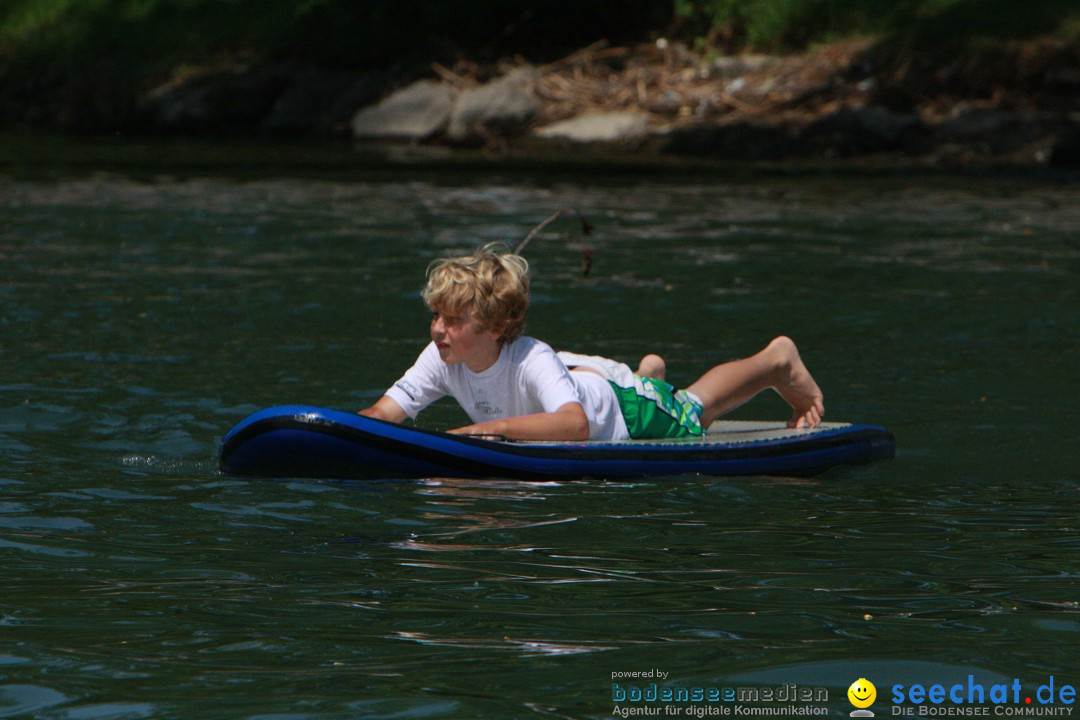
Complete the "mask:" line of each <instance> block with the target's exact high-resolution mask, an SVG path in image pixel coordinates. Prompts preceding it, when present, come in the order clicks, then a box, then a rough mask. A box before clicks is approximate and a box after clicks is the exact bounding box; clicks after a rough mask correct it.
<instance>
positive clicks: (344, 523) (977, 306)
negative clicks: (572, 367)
mask: <svg viewBox="0 0 1080 720" xmlns="http://www.w3.org/2000/svg"><path fill="white" fill-rule="evenodd" d="M564 206H574V207H577V208H579V209H580V211H581V212H582V213H583V214H584V215H585V217H587V219H588V220H589V221H590V222H591V223H592V225H593V226H594V233H593V235H592V236H591V237H588V238H583V237H582V236H581V234H580V231H579V230H578V229H577V228H576V227H575V226H574V224H573V223H572V222H569V221H566V222H562V223H560V224H556V225H552V226H551V227H550V228H549V231H548V232H546V233H544V234H543V235H541V236H540V237H538V238H537V239H535V240H533V242H532V243H531V244H530V246H529V249H528V251H527V254H528V255H529V256H530V258H531V260H532V263H533V267H534V306H533V309H532V312H531V315H530V325H529V331H530V333H531V334H533V335H536V336H538V337H541V338H543V339H545V340H548V341H549V342H551V343H552V344H553V345H555V346H557V347H561V348H567V349H573V350H578V351H588V352H597V353H602V354H607V355H611V356H615V357H619V358H622V359H624V360H628V361H632V360H634V359H636V357H638V356H640V354H642V353H644V352H647V351H658V352H661V353H662V354H664V356H665V357H666V358H667V360H668V365H669V372H670V376H671V377H672V379H673V380H674V381H675V382H677V383H679V382H688V381H690V380H693V379H694V378H695V377H696V375H697V373H698V372H700V371H701V370H702V369H704V368H705V367H708V366H709V365H711V364H714V363H716V362H719V361H721V360H724V359H728V358H731V357H736V356H739V355H743V354H747V353H750V352H753V351H755V350H757V349H758V348H759V347H761V346H762V345H763V344H764V343H765V342H767V341H768V340H769V339H770V338H771V337H772V336H774V335H776V334H779V333H785V334H789V335H791V336H792V337H793V338H795V339H796V341H797V342H798V343H799V345H800V347H801V348H802V351H803V355H804V358H805V359H806V361H807V363H808V365H809V366H810V368H811V370H812V371H813V372H814V374H815V376H816V377H817V379H818V381H819V382H820V384H821V385H822V387H823V389H824V391H825V395H826V407H827V417H828V418H829V419H833V420H849V421H859V422H870V423H875V424H880V425H885V426H887V427H889V428H890V429H891V430H892V431H893V432H894V434H895V435H896V438H897V442H898V448H899V450H898V455H897V458H896V459H895V460H894V461H891V462H887V463H880V464H875V465H871V466H864V467H857V468H850V469H845V470H841V471H837V472H833V473H831V474H827V475H825V476H822V477H820V478H817V479H813V480H800V481H793V480H787V479H780V478H761V477H758V478H734V479H722V480H720V479H709V478H701V477H672V478H664V479H657V480H649V481H647V482H635V483H610V482H598V481H583V482H572V483H561V484H560V483H546V484H545V483H539V484H525V483H515V482H507V481H498V480H494V481H487V482H463V481H447V480H438V479H431V480H427V481H422V482H386V483H376V484H373V485H357V484H345V483H332V482H325V483H323V482H313V481H303V482H288V481H265V480H247V479H237V478H230V477H222V476H220V475H219V474H218V473H217V470H216V458H215V453H216V445H217V442H218V441H219V439H220V438H221V436H222V435H223V434H224V433H225V432H226V430H228V428H229V427H230V426H231V425H232V424H233V423H235V422H237V421H238V420H240V419H241V418H242V417H244V416H245V414H247V413H249V412H251V411H254V410H256V409H258V408H260V407H263V406H267V405H276V404H284V403H308V404H316V405H325V406H330V407H338V408H345V409H353V408H359V407H362V406H364V405H365V404H366V403H368V402H370V401H372V400H373V399H375V398H377V397H378V396H379V395H380V394H381V391H382V390H383V389H384V388H385V387H387V386H388V385H389V384H390V383H391V382H392V381H393V380H395V379H396V378H397V377H398V374H399V373H400V372H401V371H402V370H403V369H404V368H405V367H406V366H407V365H408V364H409V363H410V362H411V361H412V360H413V359H414V357H415V356H416V354H417V353H418V352H419V350H420V349H421V348H422V347H423V345H424V344H425V342H426V328H427V312H426V310H425V309H424V307H423V306H422V304H421V303H420V301H419V299H418V293H417V290H418V288H419V286H420V285H421V283H422V278H423V270H424V268H425V266H426V264H427V263H428V261H429V260H430V259H431V258H432V257H434V256H435V255H437V254H438V253H441V252H443V251H447V250H455V249H468V248H471V247H473V246H475V245H477V244H479V243H481V242H486V241H491V240H506V241H510V242H516V241H517V240H519V239H520V238H522V237H523V236H524V235H525V234H526V233H527V232H528V230H529V229H530V228H532V227H533V226H534V225H535V224H536V223H538V222H539V221H540V220H542V219H543V218H545V217H547V215H549V214H550V213H551V212H552V211H554V210H555V209H558V208H560V207H564ZM1078 233H1080V187H1077V186H1073V185H1052V184H1041V183H1034V182H1031V181H1027V182H1025V181H1020V180H989V179H981V180H973V179H971V178H955V179H950V178H942V177H938V178H932V179H918V178H901V179H897V178H893V179H883V178H866V177H861V178H847V179H845V178H842V177H836V176H831V177H812V176H807V177H794V178H764V179H750V180H747V179H745V178H744V179H739V180H738V181H735V180H725V179H724V178H723V177H722V176H718V177H712V178H708V179H706V178H704V177H699V178H695V179H694V181H693V182H685V183H679V182H676V181H674V180H671V179H670V178H669V179H668V180H666V181H650V180H649V179H648V178H646V177H628V176H624V177H621V178H614V179H613V178H602V177H588V176H583V175H576V176H573V177H559V176H546V177H543V178H532V179H530V178H529V177H525V176H510V175H506V176H501V177H500V176H483V175H476V174H474V175H469V176H462V175H452V174H449V173H444V174H442V175H435V176H434V177H430V176H429V177H424V176H422V175H420V174H412V175H409V176H402V177H400V178H395V176H394V175H393V174H392V173H389V174H383V175H382V176H380V177H379V179H377V180H376V179H372V180H364V179H362V178H355V179H349V180H339V181H332V182H331V181H318V180H312V179H298V178H289V177H284V176H283V177H268V178H266V179H257V180H256V179H250V178H248V179H244V180H233V179H228V178H222V177H218V178H207V179H202V178H190V179H177V178H170V177H158V178H153V179H142V180H134V179H126V178H123V177H117V176H109V175H102V176H90V177H61V178H59V179H53V180H25V179H12V178H6V179H5V178H0V302H2V305H0V307H2V314H0V458H2V460H0V580H2V585H0V587H2V589H0V717H33V718H56V719H70V720H75V719H77V718H80V719H81V718H93V719H101V718H192V717H212V718H278V719H282V718H319V719H323V718H335V719H336V718H533V717H535V718H544V717H551V718H602V717H612V716H613V715H612V712H613V709H615V708H617V707H624V708H626V707H640V708H644V707H646V706H649V707H651V708H654V709H658V710H660V711H661V712H668V713H670V714H669V715H667V716H668V717H671V716H680V717H689V716H690V715H689V712H690V709H691V706H693V707H696V708H704V709H706V710H708V709H710V708H711V709H712V710H714V711H717V712H719V711H722V710H723V709H725V708H726V709H731V708H732V707H734V705H735V704H734V703H723V702H712V703H709V702H702V703H697V704H694V703H681V704H676V705H671V704H670V703H669V705H671V706H670V707H668V708H665V707H664V706H663V705H662V704H659V703H651V704H650V703H642V702H639V703H636V704H634V703H630V702H623V703H619V702H616V701H615V700H614V699H613V688H612V682H613V679H612V674H613V673H617V672H641V671H649V670H654V669H658V670H660V671H662V672H663V673H666V674H667V677H666V679H665V680H662V681H660V684H661V685H664V686H667V687H672V688H692V687H751V688H776V687H778V686H779V687H787V686H790V685H791V684H796V685H797V686H799V687H800V688H802V687H806V688H811V687H813V688H823V689H825V690H826V691H827V693H828V699H827V700H826V701H824V702H818V703H816V705H818V706H822V707H825V708H827V710H828V712H829V713H831V714H832V715H834V716H837V717H839V716H846V714H847V713H848V712H849V711H850V710H852V706H851V705H850V704H849V703H848V701H847V698H846V695H845V692H846V688H847V687H848V685H849V684H851V683H852V682H853V681H854V680H856V679H857V678H860V677H865V678H868V679H869V680H871V681H872V682H874V683H875V684H876V685H877V687H878V699H877V702H876V704H875V705H874V706H873V708H872V709H873V710H875V711H876V712H877V716H878V717H885V716H891V714H892V709H891V705H892V704H893V703H892V700H891V699H890V698H891V695H892V690H891V688H892V686H893V685H895V684H902V685H904V686H905V687H907V686H910V685H911V684H915V683H919V684H922V685H924V686H925V687H929V686H930V685H933V684H935V683H943V684H946V686H947V685H948V683H959V682H964V683H966V682H968V676H969V675H972V676H973V678H974V680H973V681H975V682H980V683H984V684H985V685H986V687H987V688H988V689H989V687H990V686H991V684H992V683H997V682H1000V683H1009V682H1011V681H1012V679H1014V678H1016V679H1019V681H1020V683H1021V684H1022V686H1023V688H1024V693H1026V694H1027V695H1029V696H1033V694H1034V693H1035V691H1036V688H1037V687H1038V686H1039V685H1042V684H1045V683H1046V682H1047V681H1048V679H1049V677H1050V676H1051V675H1052V676H1054V678H1055V683H1056V687H1058V688H1060V687H1061V685H1063V684H1071V685H1073V686H1076V685H1080V661H1078V659H1077V654H1076V648H1077V647H1078V646H1080V531H1078V525H1077V515H1078V513H1077V510H1078V508H1080V503H1078V500H1077V494H1076V491H1077V484H1078V481H1080V473H1078V472H1077V460H1078V452H1077V450H1076V443H1075V432H1076V421H1077V419H1078V416H1077V412H1076V396H1077V390H1078V384H1077V379H1076V371H1077V367H1078V359H1080V352H1078V345H1080V344H1078V338H1080V312H1078V310H1077V307H1078V298H1077V277H1078V273H1077V271H1078V269H1080V240H1078ZM583 242H584V243H587V244H588V245H589V246H590V247H591V248H592V250H593V264H592V270H591V272H590V274H589V275H588V276H587V277H585V276H583V275H582V272H581V251H580V246H581V244H582V243H583ZM737 416H738V417H744V418H760V419H772V418H783V417H785V411H784V406H783V403H782V401H780V400H779V399H778V398H776V397H772V396H769V397H761V398H758V399H756V400H754V401H753V402H751V403H750V404H748V405H747V406H745V407H744V408H742V409H740V410H739V411H738V413H737ZM462 417H463V416H462V415H461V414H460V411H459V410H457V409H456V408H454V407H453V406H450V405H441V406H437V407H435V408H433V409H432V410H430V411H429V412H428V414H427V417H426V418H425V419H424V422H425V423H426V424H429V425H432V426H436V427H446V426H449V425H452V424H454V423H456V422H458V421H459V420H460V419H461V418H462ZM615 682H618V683H621V684H620V687H623V686H624V685H627V684H635V683H636V684H637V686H639V687H642V688H645V687H647V686H648V684H649V683H650V682H656V680H655V679H654V680H648V679H645V678H642V679H631V680H627V679H623V678H620V679H618V680H615ZM965 687H966V686H965ZM1021 702H1022V701H1021ZM780 704H782V703H780ZM746 705H747V704H746V703H743V706H746ZM749 705H750V706H751V707H755V708H770V707H772V706H774V705H778V703H770V702H765V701H759V702H756V703H750V704H749ZM1036 705H1038V703H1036ZM1060 707H1067V706H1060ZM989 709H990V710H993V709H994V708H992V707H991V708H989ZM674 711H678V713H677V714H676V713H675V712H674ZM732 717H734V716H732Z"/></svg>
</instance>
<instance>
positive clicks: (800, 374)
mask: <svg viewBox="0 0 1080 720" xmlns="http://www.w3.org/2000/svg"><path fill="white" fill-rule="evenodd" d="M767 388H772V389H774V390H776V391H777V392H778V393H780V396H781V397H783V398H784V400H786V401H787V402H788V404H789V405H791V407H792V413H791V419H790V420H788V427H814V426H816V425H817V424H818V423H820V422H821V416H822V415H824V414H825V405H824V397H823V395H822V393H821V389H820V388H819V387H818V385H817V383H816V382H814V378H813V377H811V375H810V371H809V370H807V369H806V365H805V364H803V361H802V358H800V357H799V350H798V348H796V347H795V343H794V342H792V341H791V340H790V339H789V338H786V337H778V338H776V339H774V340H773V341H772V342H770V343H769V344H768V346H767V347H766V348H765V349H764V350H762V351H761V352H759V353H757V354H756V355H753V356H751V357H748V358H743V359H742V360H734V361H732V362H728V363H724V364H723V365H717V366H716V367H714V368H713V369H712V370H709V371H708V372H707V373H705V374H704V375H702V376H701V378H699V379H698V381H697V382H695V383H694V384H693V385H691V386H690V387H688V388H686V389H687V390H688V391H690V392H692V393H694V394H695V395H697V396H698V397H699V398H701V402H702V403H703V404H704V406H705V410H704V412H703V413H702V415H701V426H702V427H703V428H708V427H709V425H711V424H712V422H713V421H714V420H716V418H718V417H720V416H721V415H723V414H724V413H726V412H729V411H731V410H734V409H735V408H737V407H738V406H740V405H742V404H743V403H744V402H746V401H747V400H749V399H750V398H752V397H754V396H755V395H757V394H758V393H759V392H761V391H762V390H765V389H767Z"/></svg>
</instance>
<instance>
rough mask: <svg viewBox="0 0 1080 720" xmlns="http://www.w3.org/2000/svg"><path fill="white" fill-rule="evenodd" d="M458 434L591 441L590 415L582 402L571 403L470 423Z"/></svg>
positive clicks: (514, 438)
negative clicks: (549, 409)
mask: <svg viewBox="0 0 1080 720" xmlns="http://www.w3.org/2000/svg"><path fill="white" fill-rule="evenodd" d="M450 432H452V433H454V434H457V435H502V436H504V437H508V438H511V439H513V440H588V439H589V418H587V417H586V416H585V409H584V408H582V407H581V403H578V402H568V403H566V404H565V405H563V406H562V407H560V408H559V409H558V410H556V411H555V412H550V413H536V414H533V415H519V416H518V417H511V418H503V419H502V420H488V421H486V422H482V423H476V424H475V425H466V426H465V427H459V428H456V429H454V430H451V431H450Z"/></svg>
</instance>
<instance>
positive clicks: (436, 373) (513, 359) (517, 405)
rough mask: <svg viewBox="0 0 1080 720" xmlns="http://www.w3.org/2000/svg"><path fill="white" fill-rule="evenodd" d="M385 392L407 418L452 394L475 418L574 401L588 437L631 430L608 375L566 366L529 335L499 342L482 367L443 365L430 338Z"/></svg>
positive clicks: (546, 409) (529, 411)
mask: <svg viewBox="0 0 1080 720" xmlns="http://www.w3.org/2000/svg"><path fill="white" fill-rule="evenodd" d="M386 394H387V396H389V397H390V398H391V399H392V400H393V401H394V402H396V403H397V404H398V405H400V406H401V409H402V410H404V411H405V413H406V414H407V415H408V416H409V417H411V418H415V417H416V416H417V414H419V412H420V411H421V410H423V409H424V408H426V407H427V406H428V405H430V404H431V403H433V402H435V401H436V400H438V399H439V398H441V397H443V396H446V395H450V396H451V397H453V398H454V399H455V400H457V401H458V403H459V404H460V405H461V407H462V408H463V409H464V410H465V412H466V413H467V414H468V415H469V417H470V418H472V421H473V422H476V423H480V422H484V421H486V420H499V419H502V418H509V417H518V416H520V415H531V414H533V413H541V412H555V411H556V410H558V409H559V408H560V407H562V406H563V405H565V404H566V403H569V402H578V403H581V406H582V407H583V408H584V410H585V416H586V417H587V418H588V419H589V438H590V439H593V440H625V439H626V438H628V437H629V436H630V435H629V433H628V432H627V430H626V422H625V421H624V420H623V417H622V412H621V411H620V410H619V405H618V402H617V400H616V397H615V391H614V390H612V388H611V386H610V385H609V384H608V382H607V380H605V379H604V378H602V377H600V376H599V375H596V374H594V373H578V372H575V373H572V372H570V371H569V370H567V369H566V366H565V365H564V364H563V363H562V361H561V360H559V358H558V357H556V355H555V351H554V350H552V349H551V347H550V346H549V345H547V344H546V343H543V342H540V341H539V340H537V339H535V338H531V337H520V338H518V339H517V340H515V341H514V342H512V343H510V344H508V345H505V346H503V348H502V350H501V351H500V353H499V359H498V360H496V361H495V364H494V365H492V366H491V367H489V368H488V369H487V370H484V371H483V372H480V373H474V372H473V371H471V370H469V368H468V367H466V366H465V364H464V363H459V364H456V365H447V364H446V363H445V362H443V360H442V358H441V357H439V349H438V348H437V347H436V346H435V343H430V344H429V345H428V346H427V347H426V348H425V349H424V351H423V352H422V353H420V357H418V358H417V359H416V363H415V364H414V365H413V366H412V367H411V368H409V369H408V370H407V371H406V372H405V375H403V376H402V378H401V379H400V380H398V381H397V382H396V383H394V385H393V387H391V388H390V389H389V390H387V391H386Z"/></svg>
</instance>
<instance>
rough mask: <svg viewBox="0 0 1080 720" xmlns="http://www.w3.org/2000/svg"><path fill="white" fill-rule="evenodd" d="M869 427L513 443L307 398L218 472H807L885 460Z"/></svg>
mask: <svg viewBox="0 0 1080 720" xmlns="http://www.w3.org/2000/svg"><path fill="white" fill-rule="evenodd" d="M895 452H896V443H895V441H894V439H893V436H892V434H891V433H889V431H888V430H885V429H884V428H880V427H875V426H872V425H852V424H846V423H823V424H822V425H820V426H819V427H817V428H814V429H812V430H811V429H800V430H792V429H788V428H786V427H784V424H783V423H769V422H743V421H719V422H715V423H713V425H712V427H711V428H710V429H709V432H708V433H707V434H706V435H705V436H703V437H700V438H680V439H676V440H624V441H616V442H605V441H587V442H511V441H500V440H492V439H484V438H478V437H467V436H461V435H450V434H448V433H444V432H438V431H435V430H425V429H421V428H417V427H411V426H406V425H398V424H394V423H388V422H383V421H381V420H375V419H372V418H367V417H362V416H360V415H356V414H353V413H348V412H342V411H338V410H328V409H325V408H318V407H310V406H306V405H288V406H282V407H272V408H267V409H265V410H261V411H259V412H257V413H254V414H253V415H251V416H249V417H247V418H246V419H244V420H243V421H241V422H240V423H239V424H237V425H236V427H234V428H233V429H232V430H230V431H229V432H228V434H227V435H226V436H225V438H224V439H223V440H222V442H221V447H220V449H219V458H220V463H221V471H222V472H224V473H227V474H230V475H250V476H260V477H275V478H293V477H298V478H338V479H375V478H427V477H459V478H514V479H521V480H553V479H567V478H584V477H591V478H634V477H648V476H657V475H682V474H686V473H697V474H701V475H718V476H720V475H781V476H800V477H802V476H810V475H816V474H818V473H821V472H824V471H825V470H828V469H830V468H833V467H836V466H838V465H851V464H861V463H868V462H873V461H875V460H882V459H886V458H891V457H893V455H894V454H895Z"/></svg>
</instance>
